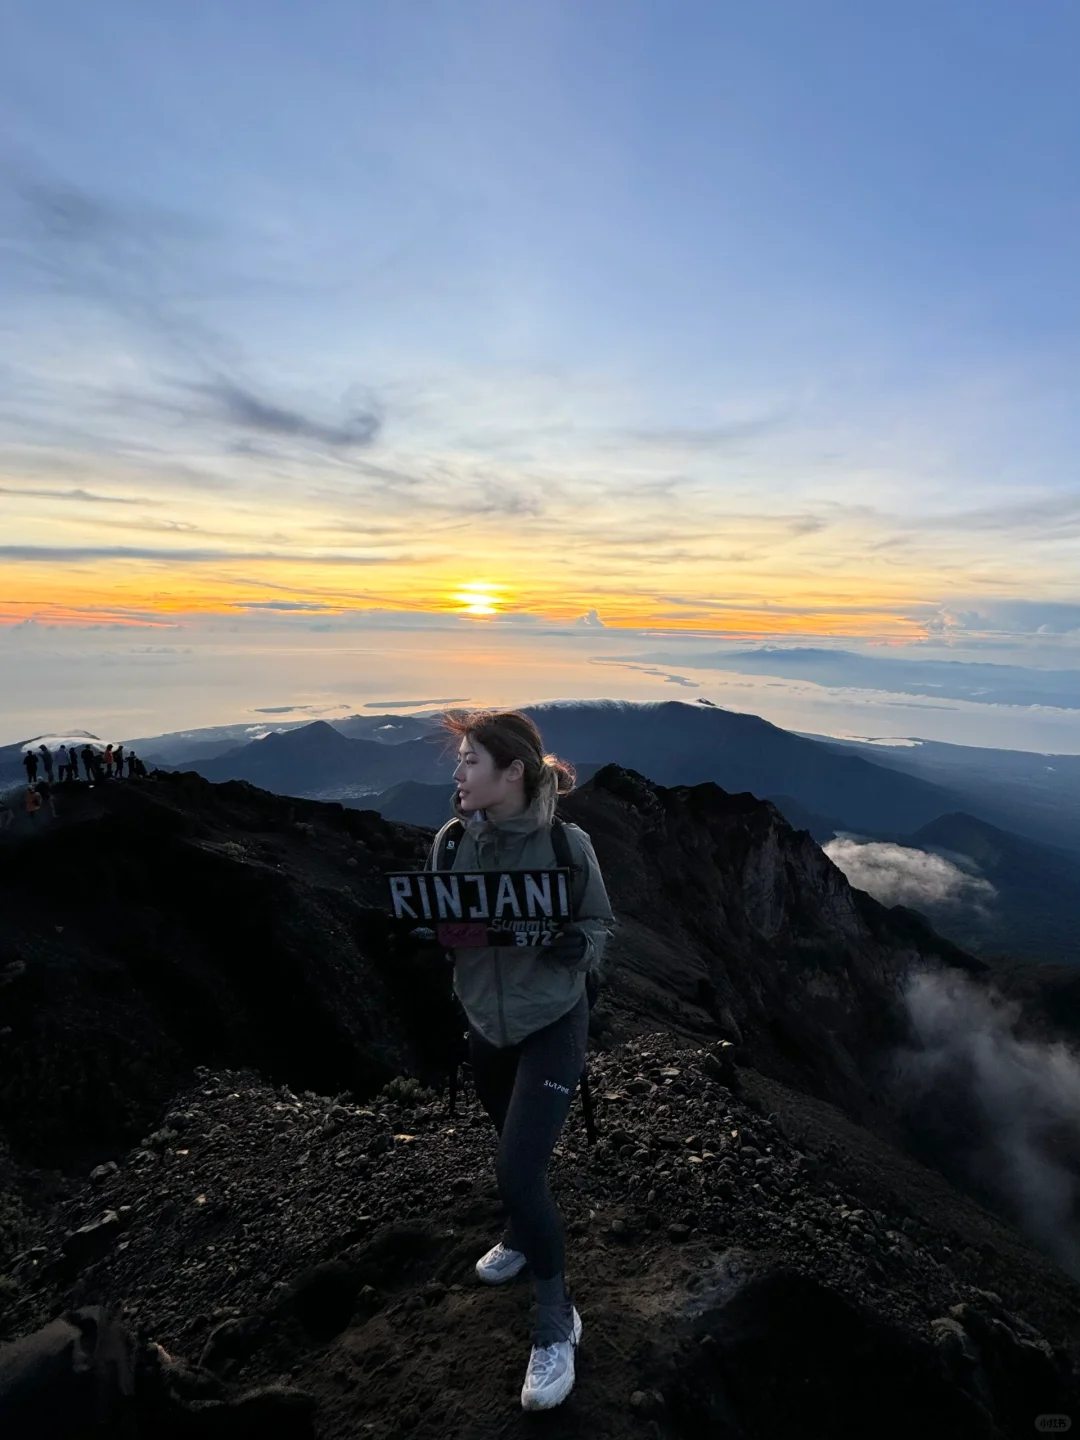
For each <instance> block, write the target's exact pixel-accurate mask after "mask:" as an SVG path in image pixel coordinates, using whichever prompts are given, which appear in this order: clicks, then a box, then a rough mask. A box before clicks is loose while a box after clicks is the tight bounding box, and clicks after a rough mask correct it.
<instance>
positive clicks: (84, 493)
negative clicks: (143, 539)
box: [0, 485, 161, 505]
mask: <svg viewBox="0 0 1080 1440" xmlns="http://www.w3.org/2000/svg"><path fill="white" fill-rule="evenodd" d="M0 495H22V496H26V497H29V498H30V499H33V500H81V501H85V502H86V503H88V504H92V505H160V504H161V501H160V500H144V499H142V497H141V496H138V495H95V494H94V493H93V492H92V491H90V490H30V489H20V488H17V487H15V486H14V485H0Z"/></svg>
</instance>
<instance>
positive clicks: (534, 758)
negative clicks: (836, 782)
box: [442, 710, 577, 801]
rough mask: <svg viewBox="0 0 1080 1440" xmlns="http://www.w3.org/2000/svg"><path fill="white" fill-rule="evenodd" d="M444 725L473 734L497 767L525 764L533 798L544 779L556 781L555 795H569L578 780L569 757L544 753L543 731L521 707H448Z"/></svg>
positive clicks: (452, 731) (454, 731)
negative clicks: (469, 708)
mask: <svg viewBox="0 0 1080 1440" xmlns="http://www.w3.org/2000/svg"><path fill="white" fill-rule="evenodd" d="M442 723H443V729H444V730H447V731H448V732H449V733H450V734H451V735H456V736H458V737H459V739H460V737H462V736H464V735H469V736H471V737H472V738H473V739H474V740H478V741H479V742H480V744H481V745H483V747H484V749H485V750H487V751H489V752H490V754H491V756H492V758H493V759H494V761H495V767H496V769H498V770H505V769H506V768H507V766H508V765H509V764H510V762H511V761H512V760H520V761H521V763H522V764H523V765H524V767H525V795H526V798H527V799H528V800H530V801H531V800H532V799H533V798H534V796H535V795H536V793H537V790H538V789H539V787H540V785H541V784H543V783H546V784H551V783H552V781H554V787H555V794H556V795H569V794H570V792H571V790H573V788H574V786H575V785H576V784H577V772H576V771H575V770H574V767H573V765H571V764H570V762H569V761H568V760H560V759H559V757H558V756H557V755H545V754H544V742H543V740H542V739H541V738H540V731H539V730H538V729H537V728H536V726H535V725H534V724H533V722H532V721H531V720H530V719H529V717H528V715H523V714H522V713H521V711H520V710H448V711H447V712H446V714H445V715H444V716H443V721H442Z"/></svg>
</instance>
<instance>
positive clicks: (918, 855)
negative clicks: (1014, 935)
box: [823, 837, 997, 910]
mask: <svg viewBox="0 0 1080 1440" xmlns="http://www.w3.org/2000/svg"><path fill="white" fill-rule="evenodd" d="M823 848H824V851H825V854H826V855H828V857H829V859H830V860H831V861H832V862H833V864H834V865H835V866H836V867H837V868H838V869H840V870H842V871H843V872H844V874H845V875H846V876H847V878H848V880H849V881H850V882H851V884H852V885H854V886H855V888H856V889H857V890H865V891H866V893H867V894H868V895H872V896H873V897H874V899H875V900H880V901H881V903H882V904H883V905H909V906H911V907H912V908H913V909H916V910H918V909H920V908H922V907H923V906H932V907H935V906H942V905H949V906H962V905H975V906H980V905H985V904H986V903H988V902H990V901H993V900H995V899H996V898H997V891H996V890H995V889H994V887H993V885H991V884H990V882H989V880H984V879H983V878H982V876H980V875H977V874H972V873H970V872H969V871H967V870H962V869H961V868H960V866H959V865H956V864H954V863H953V862H952V861H951V860H946V859H945V858H944V856H941V855H931V854H928V853H927V851H925V850H917V849H913V848H911V847H909V846H906V845H889V844H884V843H881V842H878V841H860V840H853V839H850V838H843V837H838V838H837V839H835V840H830V841H829V843H828V844H827V845H825V846H824V847H823Z"/></svg>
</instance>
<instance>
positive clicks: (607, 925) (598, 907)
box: [568, 827, 615, 970]
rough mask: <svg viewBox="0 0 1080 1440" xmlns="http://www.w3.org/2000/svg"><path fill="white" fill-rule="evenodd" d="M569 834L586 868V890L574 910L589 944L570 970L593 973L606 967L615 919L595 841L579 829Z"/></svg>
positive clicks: (579, 858) (580, 862) (572, 844)
mask: <svg viewBox="0 0 1080 1440" xmlns="http://www.w3.org/2000/svg"><path fill="white" fill-rule="evenodd" d="M568 833H569V834H570V835H571V837H572V838H571V842H570V843H571V846H572V847H573V848H574V849H575V850H577V851H578V852H579V853H578V863H579V864H581V865H583V866H584V868H585V888H584V892H583V893H582V894H581V899H580V901H579V902H578V904H577V906H576V908H575V912H574V920H575V923H576V924H577V925H579V926H580V927H581V929H582V930H583V931H584V932H585V935H586V936H587V937H588V941H589V945H588V948H587V949H586V951H585V954H584V955H583V956H582V958H581V959H580V960H579V961H578V963H577V964H576V965H572V966H571V967H570V968H571V969H572V970H590V969H592V968H593V967H594V966H595V967H597V968H599V967H600V966H601V965H602V964H603V959H604V946H605V944H606V943H607V939H608V936H609V935H610V934H611V932H612V930H613V929H614V927H615V917H614V915H613V914H612V913H611V902H610V900H609V899H608V893H607V890H606V889H605V888H604V877H603V875H602V874H601V873H600V863H599V861H598V860H597V858H596V851H595V850H594V849H593V843H592V841H591V840H590V839H589V837H588V835H587V834H586V833H585V831H584V830H582V829H580V828H578V827H574V828H573V829H570V828H569V827H568ZM579 883H580V882H579Z"/></svg>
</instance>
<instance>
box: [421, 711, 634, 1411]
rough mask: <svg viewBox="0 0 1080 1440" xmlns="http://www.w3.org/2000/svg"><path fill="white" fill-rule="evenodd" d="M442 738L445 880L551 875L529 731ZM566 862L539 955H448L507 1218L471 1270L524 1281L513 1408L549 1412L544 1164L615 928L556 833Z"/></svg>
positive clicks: (552, 1314)
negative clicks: (570, 871) (564, 884)
mask: <svg viewBox="0 0 1080 1440" xmlns="http://www.w3.org/2000/svg"><path fill="white" fill-rule="evenodd" d="M443 724H444V727H445V728H446V729H447V730H448V731H449V732H450V733H451V734H452V735H456V736H458V737H459V739H460V743H459V746H458V752H457V758H458V766H457V769H456V770H455V771H454V779H455V781H456V783H457V794H456V796H455V797H454V800H453V804H452V809H453V811H454V820H450V821H447V824H446V825H445V826H443V827H442V828H441V829H440V830H439V832H438V834H437V835H436V837H435V840H434V842H433V845H432V848H431V851H430V853H429V855H428V859H427V864H426V868H427V869H432V868H434V866H435V863H436V857H438V856H439V854H440V844H441V841H442V838H443V832H444V831H445V830H446V829H447V828H448V826H452V825H454V823H455V820H457V821H460V822H461V824H462V825H463V827H464V830H463V833H462V835H461V838H460V841H459V842H458V844H457V848H456V850H455V852H454V855H453V861H452V864H451V865H450V868H451V869H454V870H468V871H477V870H493V871H496V872H498V871H502V870H529V869H534V870H550V869H552V868H555V867H556V866H557V864H558V861H557V859H556V856H555V851H554V847H553V844H552V838H551V823H552V819H553V818H554V814H555V805H556V802H557V800H558V798H559V796H560V795H567V794H569V793H570V791H571V790H572V789H573V788H574V779H575V777H574V770H573V767H572V766H571V765H568V764H567V763H566V761H564V760H559V759H557V758H556V757H555V756H554V755H545V753H544V746H543V741H542V739H541V737H540V732H539V730H538V729H537V728H536V726H535V725H534V724H533V722H532V720H530V719H529V717H528V716H527V715H523V714H521V713H520V712H519V711H515V710H509V711H490V710H485V711H474V712H472V713H471V714H461V713H460V712H449V713H448V714H447V715H446V716H445V717H444V721H443ZM563 823H564V827H565V834H566V837H567V840H568V842H569V845H570V848H571V854H572V855H573V857H574V861H575V864H577V865H580V866H581V867H582V870H581V872H580V873H579V875H578V876H577V877H576V880H575V883H574V885H573V891H574V896H575V907H574V915H575V920H574V922H573V923H566V924H564V925H563V927H562V929H561V930H560V931H558V932H557V934H556V937H555V939H554V941H553V942H552V944H551V945H550V946H539V945H533V946H513V947H510V946H505V947H502V946H488V947H460V948H455V949H454V951H453V958H454V993H455V994H456V995H457V997H458V999H459V1000H460V1002H461V1005H462V1008H463V1009H464V1011H465V1014H466V1017H467V1019H468V1022H469V1057H470V1062H471V1065H472V1072H473V1083H474V1085H475V1087H476V1093H477V1095H478V1096H479V1098H480V1101H481V1103H482V1105H483V1106H484V1109H485V1110H486V1111H487V1113H488V1114H489V1115H490V1116H491V1119H492V1121H493V1122H494V1124H495V1128H496V1130H497V1131H498V1133H499V1145H498V1153H497V1157H496V1161H495V1171H496V1176H497V1179H498V1184H499V1193H500V1195H501V1197H502V1200H503V1203H504V1205H505V1206H506V1209H507V1212H508V1224H507V1227H506V1231H505V1233H504V1234H503V1237H502V1239H501V1240H500V1241H499V1242H498V1243H497V1244H496V1245H494V1246H493V1247H492V1248H491V1249H490V1250H489V1251H488V1252H487V1254H486V1255H484V1256H482V1257H481V1259H480V1260H478V1261H477V1263H476V1273H477V1275H478V1276H479V1277H480V1279H481V1280H483V1281H485V1282H487V1283H488V1284H491V1285H499V1284H502V1283H503V1282H504V1281H506V1280H510V1279H512V1278H513V1277H514V1276H515V1275H516V1274H517V1273H518V1272H519V1271H520V1270H521V1269H523V1268H524V1266H525V1265H529V1266H530V1267H531V1269H532V1276H533V1295H534V1299H535V1301H536V1320H535V1323H534V1326H533V1334H532V1340H533V1346H532V1353H531V1354H530V1357H529V1365H528V1370H527V1371H526V1375H525V1383H524V1385H523V1387H522V1391H521V1403H522V1406H523V1407H524V1408H525V1409H526V1410H546V1409H550V1408H551V1407H552V1406H553V1405H558V1404H560V1402H561V1401H563V1400H564V1399H565V1398H566V1396H567V1395H569V1393H570V1391H571V1390H572V1388H573V1385H574V1352H575V1350H576V1348H577V1345H578V1342H579V1340H580V1338H581V1316H580V1315H579V1314H578V1312H577V1310H576V1308H575V1307H574V1304H573V1301H572V1297H571V1295H570V1291H569V1289H568V1287H567V1285H566V1281H565V1277H564V1268H565V1250H566V1243H565V1236H564V1232H563V1224H562V1219H561V1217H560V1215H559V1211H558V1209H557V1208H556V1205H555V1202H554V1200H553V1199H552V1196H551V1192H550V1190H549V1188H548V1183H547V1167H548V1163H549V1161H550V1159H551V1153H552V1151H553V1150H554V1148H555V1144H556V1142H557V1141H558V1138H559V1135H560V1132H561V1131H562V1128H563V1125H564V1123H565V1121H566V1117H567V1114H568V1113H569V1110H570V1103H571V1101H572V1099H573V1096H574V1091H575V1090H576V1089H577V1085H578V1081H579V1079H580V1078H581V1073H582V1070H583V1068H584V1064H585V1058H586V1051H587V1042H588V1025H589V1007H588V1001H587V997H586V993H585V982H586V976H587V974H588V972H589V970H590V969H595V968H597V967H599V964H600V961H601V958H602V955H603V948H604V942H605V940H606V938H607V935H608V926H609V924H610V922H611V921H612V919H613V916H612V913H611V905H610V903H609V901H608V897H607V892H606V890H605V889H604V881H603V877H602V875H601V873H600V866H599V864H598V863H597V859H596V853H595V851H594V850H593V846H592V841H591V840H590V839H589V837H588V835H587V834H586V833H585V831H584V830H582V829H580V828H579V827H578V826H577V825H573V824H570V823H569V822H563Z"/></svg>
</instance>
